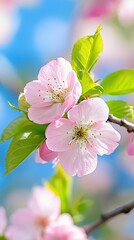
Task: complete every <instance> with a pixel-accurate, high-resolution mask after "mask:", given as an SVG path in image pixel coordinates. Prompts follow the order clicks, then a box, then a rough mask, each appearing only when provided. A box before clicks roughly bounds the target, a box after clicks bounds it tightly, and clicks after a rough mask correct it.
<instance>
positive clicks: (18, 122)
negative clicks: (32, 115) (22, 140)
mask: <svg viewBox="0 0 134 240" xmlns="http://www.w3.org/2000/svg"><path fill="white" fill-rule="evenodd" d="M27 121H28V120H27V118H26V116H25V115H21V116H19V117H18V118H16V119H15V120H13V121H12V122H11V123H10V124H9V125H8V126H7V127H6V128H5V129H4V131H3V133H2V136H1V139H0V143H1V142H4V141H7V140H9V139H10V138H12V137H13V136H15V135H16V134H17V133H18V132H19V131H20V130H21V129H22V128H23V125H24V124H25V123H26V122H27Z"/></svg>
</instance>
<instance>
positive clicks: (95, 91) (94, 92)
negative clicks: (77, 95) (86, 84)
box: [82, 84, 104, 97]
mask: <svg viewBox="0 0 134 240" xmlns="http://www.w3.org/2000/svg"><path fill="white" fill-rule="evenodd" d="M103 91H104V89H103V87H101V86H100V85H98V84H96V85H95V86H94V87H93V88H91V89H89V90H88V91H87V92H85V93H84V94H83V95H82V96H83V97H85V96H89V97H99V96H101V95H102V93H103Z"/></svg>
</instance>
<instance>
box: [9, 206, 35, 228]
mask: <svg viewBox="0 0 134 240" xmlns="http://www.w3.org/2000/svg"><path fill="white" fill-rule="evenodd" d="M10 222H11V224H12V225H13V226H15V227H17V228H19V229H20V230H23V231H31V230H32V229H34V222H35V217H34V215H33V213H32V211H31V210H30V209H27V208H24V209H19V210H17V211H16V212H14V213H13V214H12V216H11V218H10Z"/></svg>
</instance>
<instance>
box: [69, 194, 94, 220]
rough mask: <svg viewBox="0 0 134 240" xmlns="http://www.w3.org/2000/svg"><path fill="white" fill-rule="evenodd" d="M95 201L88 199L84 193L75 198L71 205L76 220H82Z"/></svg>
mask: <svg viewBox="0 0 134 240" xmlns="http://www.w3.org/2000/svg"><path fill="white" fill-rule="evenodd" d="M92 204H93V202H92V201H91V200H89V199H86V198H85V197H84V196H83V195H81V196H79V197H78V198H76V199H75V200H74V202H73V203H72V206H71V213H72V216H73V219H74V221H75V222H80V221H82V220H83V219H84V217H85V213H86V212H87V210H89V208H90V207H91V206H92Z"/></svg>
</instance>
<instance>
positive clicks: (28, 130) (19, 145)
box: [5, 122, 47, 175]
mask: <svg viewBox="0 0 134 240" xmlns="http://www.w3.org/2000/svg"><path fill="white" fill-rule="evenodd" d="M46 127H47V125H37V124H34V123H32V122H31V123H30V122H29V123H28V124H27V126H25V127H24V128H23V129H22V131H21V132H20V133H19V134H17V135H16V136H15V137H14V138H13V140H12V142H11V144H10V146H9V149H8V153H7V158H6V173H5V174H6V175H7V174H8V173H10V172H11V171H13V170H14V169H15V168H16V167H17V166H18V165H19V164H20V163H22V162H23V161H24V160H25V159H26V158H27V157H28V156H29V155H30V154H31V153H32V152H33V151H34V150H35V149H37V148H38V147H39V146H40V144H41V143H42V142H43V141H44V140H45V129H46Z"/></svg>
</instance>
